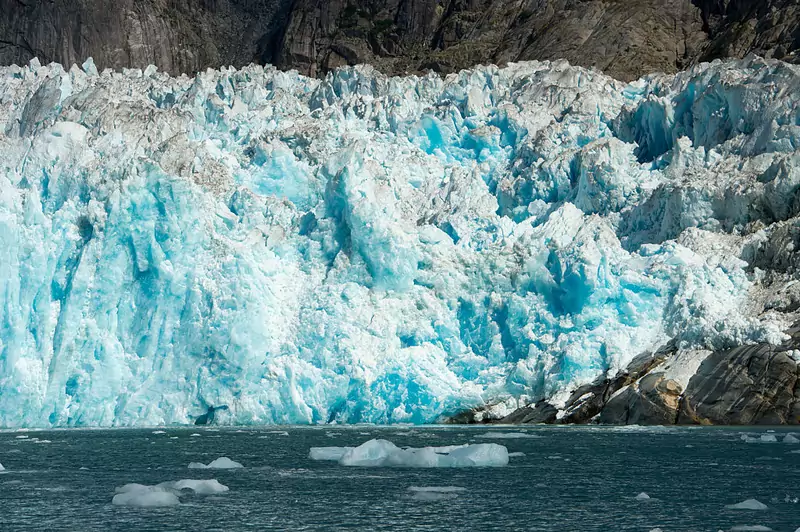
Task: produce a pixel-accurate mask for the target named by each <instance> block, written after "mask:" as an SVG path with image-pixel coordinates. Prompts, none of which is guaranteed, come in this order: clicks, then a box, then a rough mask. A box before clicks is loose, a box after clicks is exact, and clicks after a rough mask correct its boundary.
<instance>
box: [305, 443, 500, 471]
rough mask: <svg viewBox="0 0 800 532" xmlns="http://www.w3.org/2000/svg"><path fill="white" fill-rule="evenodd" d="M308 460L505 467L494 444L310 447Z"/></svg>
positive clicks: (369, 464) (364, 464)
mask: <svg viewBox="0 0 800 532" xmlns="http://www.w3.org/2000/svg"><path fill="white" fill-rule="evenodd" d="M309 458H311V459H312V460H331V461H336V462H338V463H339V465H343V466H359V467H499V466H505V465H508V449H506V448H505V447H504V446H502V445H497V444H496V443H479V444H475V445H469V444H464V445H449V446H444V447H422V448H413V447H409V448H405V449H402V448H400V447H397V446H396V445H395V444H394V443H392V442H390V441H388V440H382V439H374V440H369V441H367V442H365V443H362V444H361V445H359V446H358V447H312V448H311V449H310V451H309Z"/></svg>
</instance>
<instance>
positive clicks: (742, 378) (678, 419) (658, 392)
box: [447, 323, 800, 425]
mask: <svg viewBox="0 0 800 532" xmlns="http://www.w3.org/2000/svg"><path fill="white" fill-rule="evenodd" d="M787 334H788V335H789V336H790V339H788V340H787V341H786V342H784V343H783V344H781V345H777V346H776V345H771V344H767V343H760V344H754V345H744V346H741V347H735V348H733V349H729V350H724V351H708V352H700V353H695V359H696V360H697V359H698V358H699V359H701V361H700V363H699V365H698V367H697V369H696V370H695V371H693V372H692V374H691V377H690V378H689V379H688V383H686V385H684V384H683V383H681V382H680V381H679V380H678V379H674V378H670V365H674V364H678V365H680V364H681V363H684V364H685V360H680V357H681V355H682V353H681V352H680V351H679V350H678V349H676V347H675V345H674V344H672V343H670V344H667V345H666V346H664V347H663V348H662V349H660V350H658V351H657V352H655V353H643V354H642V355H639V356H638V357H636V358H635V359H633V360H632V361H631V362H630V364H629V365H628V366H627V367H626V368H625V369H624V370H623V371H621V372H619V373H617V374H616V375H614V376H613V377H608V376H602V377H599V378H598V379H596V380H595V381H594V382H592V383H590V384H586V385H583V386H580V387H579V388H577V389H576V390H575V391H573V392H572V394H571V395H570V397H569V399H567V401H566V403H565V404H564V405H563V407H562V408H558V407H557V406H556V405H553V404H551V403H550V402H548V401H547V400H540V401H538V402H535V403H533V404H530V405H526V406H522V407H520V408H517V409H515V410H514V411H512V412H511V413H509V414H506V415H502V416H498V415H496V414H493V412H492V406H493V405H490V406H486V407H482V408H477V409H474V410H471V411H468V412H464V413H462V414H459V415H457V416H453V417H452V418H450V419H448V420H447V422H448V423H487V424H492V423H497V424H535V423H541V424H591V423H599V424H611V425H797V424H800V365H798V360H800V351H798V349H800V323H796V324H795V325H794V326H793V327H792V328H791V329H790V330H788V331H787ZM698 355H699V357H698ZM684 369H685V368H684Z"/></svg>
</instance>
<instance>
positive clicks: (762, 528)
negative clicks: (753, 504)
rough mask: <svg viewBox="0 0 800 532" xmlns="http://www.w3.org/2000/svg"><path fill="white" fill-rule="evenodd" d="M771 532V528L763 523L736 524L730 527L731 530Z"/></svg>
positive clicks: (733, 531)
mask: <svg viewBox="0 0 800 532" xmlns="http://www.w3.org/2000/svg"><path fill="white" fill-rule="evenodd" d="M745 531H747V532H772V529H771V528H770V527H768V526H763V525H736V526H734V527H731V532H745Z"/></svg>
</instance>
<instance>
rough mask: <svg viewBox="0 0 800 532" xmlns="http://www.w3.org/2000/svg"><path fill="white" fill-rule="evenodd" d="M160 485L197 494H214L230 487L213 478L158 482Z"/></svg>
mask: <svg viewBox="0 0 800 532" xmlns="http://www.w3.org/2000/svg"><path fill="white" fill-rule="evenodd" d="M162 485H163V486H164V487H166V488H170V489H174V490H178V491H180V490H185V489H189V490H192V491H194V492H195V493H196V494H198V495H215V494H218V493H225V492H226V491H228V490H229V489H230V488H228V486H226V485H225V484H222V483H220V482H219V481H218V480H217V479H215V478H212V479H208V480H193V479H183V480H177V481H175V482H165V483H163V484H159V486H162Z"/></svg>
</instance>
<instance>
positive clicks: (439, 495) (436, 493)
mask: <svg viewBox="0 0 800 532" xmlns="http://www.w3.org/2000/svg"><path fill="white" fill-rule="evenodd" d="M408 491H410V492H412V493H413V494H414V495H413V498H414V500H417V501H443V500H448V499H455V498H456V497H458V493H459V492H462V491H467V489H466V488H462V487H459V486H423V487H418V486H411V487H410V488H408Z"/></svg>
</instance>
